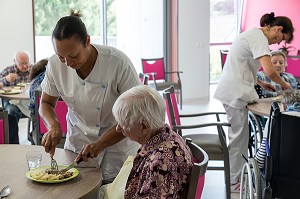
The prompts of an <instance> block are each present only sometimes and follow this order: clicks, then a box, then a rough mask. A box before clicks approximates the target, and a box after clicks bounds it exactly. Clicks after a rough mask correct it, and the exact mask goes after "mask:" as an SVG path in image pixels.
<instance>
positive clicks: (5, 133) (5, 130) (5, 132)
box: [0, 107, 9, 144]
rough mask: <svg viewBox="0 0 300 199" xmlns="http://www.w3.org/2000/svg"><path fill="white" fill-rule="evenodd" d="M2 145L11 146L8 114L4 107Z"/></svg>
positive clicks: (0, 116) (0, 111) (0, 123)
mask: <svg viewBox="0 0 300 199" xmlns="http://www.w3.org/2000/svg"><path fill="white" fill-rule="evenodd" d="M0 144H9V126H8V114H7V111H6V110H5V109H4V108H3V107H0Z"/></svg>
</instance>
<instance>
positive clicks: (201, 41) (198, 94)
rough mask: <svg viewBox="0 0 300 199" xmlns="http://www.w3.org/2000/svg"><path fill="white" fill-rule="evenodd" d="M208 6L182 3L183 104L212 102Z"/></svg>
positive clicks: (202, 1) (199, 0)
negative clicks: (194, 101)
mask: <svg viewBox="0 0 300 199" xmlns="http://www.w3.org/2000/svg"><path fill="white" fill-rule="evenodd" d="M209 5H210V4H209V0H179V6H178V7H179V16H178V18H179V23H178V27H179V33H178V34H179V36H178V37H179V41H178V43H179V44H178V45H179V47H178V49H179V55H178V61H179V70H181V71H183V74H182V75H181V77H182V86H183V98H184V100H185V99H205V100H208V99H209V24H210V18H209ZM184 100H183V102H184Z"/></svg>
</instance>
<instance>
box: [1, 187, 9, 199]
mask: <svg viewBox="0 0 300 199" xmlns="http://www.w3.org/2000/svg"><path fill="white" fill-rule="evenodd" d="M10 192H11V188H10V186H8V185H7V186H5V187H3V189H2V190H1V191H0V199H1V198H4V197H6V196H8V194H10Z"/></svg>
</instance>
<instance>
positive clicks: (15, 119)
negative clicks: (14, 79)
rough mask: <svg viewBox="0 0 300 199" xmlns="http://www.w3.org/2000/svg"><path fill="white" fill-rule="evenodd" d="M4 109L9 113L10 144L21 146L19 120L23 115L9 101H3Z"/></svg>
mask: <svg viewBox="0 0 300 199" xmlns="http://www.w3.org/2000/svg"><path fill="white" fill-rule="evenodd" d="M3 107H4V108H5V110H7V112H8V123H9V143H10V144H19V120H20V118H21V117H22V115H23V114H22V112H21V110H20V109H19V108H18V107H17V106H16V105H13V104H10V103H9V101H8V100H3Z"/></svg>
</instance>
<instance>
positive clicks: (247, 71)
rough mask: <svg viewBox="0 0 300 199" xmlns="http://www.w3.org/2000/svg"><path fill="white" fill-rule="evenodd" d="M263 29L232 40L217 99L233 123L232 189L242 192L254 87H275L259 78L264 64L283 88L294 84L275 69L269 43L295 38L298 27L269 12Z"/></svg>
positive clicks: (256, 96) (231, 150) (230, 142)
mask: <svg viewBox="0 0 300 199" xmlns="http://www.w3.org/2000/svg"><path fill="white" fill-rule="evenodd" d="M260 26H261V28H256V27H255V28H251V29H249V30H247V31H245V32H243V33H241V34H240V35H239V36H238V37H237V38H236V39H235V40H234V42H233V43H232V46H231V48H230V50H229V54H228V56H227V59H226V62H225V65H224V68H223V71H222V75H221V78H220V81H219V84H218V87H217V90H216V92H215V95H214V98H216V99H217V100H219V101H221V102H222V103H223V106H224V108H225V111H226V113H227V118H228V121H229V123H230V124H231V128H229V132H228V137H229V158H230V178H231V179H230V181H231V191H232V192H239V186H240V184H239V179H240V174H241V169H242V166H243V164H244V163H245V160H244V159H243V158H242V156H241V154H244V155H245V156H246V157H247V156H248V155H247V148H248V139H249V129H248V110H247V108H246V106H247V104H248V103H250V102H254V101H255V100H257V99H258V95H257V93H256V91H255V89H254V85H255V83H258V84H259V85H260V86H262V87H263V88H264V89H267V90H275V88H274V87H273V86H272V85H271V84H269V83H266V82H262V81H260V80H257V76H256V75H257V72H258V71H259V69H260V67H261V66H262V67H263V70H264V71H265V73H266V75H267V76H268V77H269V78H270V79H271V80H272V81H274V82H276V83H278V84H280V86H281V87H282V89H283V90H284V89H288V88H290V84H289V83H287V82H285V81H284V80H282V79H281V78H280V76H279V74H278V72H276V70H275V69H274V68H273V66H272V63H271V59H270V49H269V45H271V44H276V43H277V44H279V43H280V42H281V41H286V42H288V43H289V42H290V41H291V40H292V39H293V32H294V28H293V25H292V22H291V20H290V19H289V18H287V17H284V16H278V17H275V16H274V13H273V12H272V13H270V14H265V15H263V16H262V17H261V19H260Z"/></svg>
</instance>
